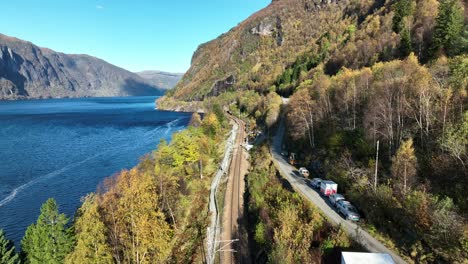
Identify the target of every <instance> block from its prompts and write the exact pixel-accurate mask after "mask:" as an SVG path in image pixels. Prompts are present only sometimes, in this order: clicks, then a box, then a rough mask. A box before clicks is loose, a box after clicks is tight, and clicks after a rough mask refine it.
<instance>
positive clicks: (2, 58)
mask: <svg viewBox="0 0 468 264" xmlns="http://www.w3.org/2000/svg"><path fill="white" fill-rule="evenodd" d="M142 76H143V77H142ZM179 78H180V75H179V74H170V73H163V72H144V73H141V76H140V75H139V74H136V73H132V72H129V71H127V70H125V69H122V68H119V67H117V66H115V65H112V64H110V63H108V62H106V61H104V60H101V59H98V58H95V57H92V56H89V55H75V54H64V53H60V52H55V51H53V50H50V49H47V48H41V47H38V46H36V45H34V44H32V43H31V42H28V41H23V40H20V39H17V38H13V37H9V36H6V35H2V34H0V100H2V99H3V100H5V99H7V100H14V99H28V98H63V97H101V96H102V97H106V96H133V95H162V94H164V92H165V90H167V89H168V88H172V87H173V85H175V83H176V82H177V81H178V79H179Z"/></svg>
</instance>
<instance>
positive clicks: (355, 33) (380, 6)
mask: <svg viewBox="0 0 468 264" xmlns="http://www.w3.org/2000/svg"><path fill="white" fill-rule="evenodd" d="M441 3H442V5H441ZM465 4H466V1H465V2H461V1H458V0H457V1H455V0H451V1H446V0H444V1H437V0H404V1H396V0H387V1H385V0H364V1H362V0H347V1H340V0H337V1H320V0H278V1H273V2H272V3H271V4H270V5H269V6H268V7H266V8H265V9H263V10H261V11H259V12H258V13H256V14H254V15H252V16H251V17H249V18H248V19H247V20H245V21H243V22H242V23H240V24H239V25H238V26H236V27H234V28H233V29H231V30H230V31H229V32H227V33H226V34H223V35H221V36H220V37H218V38H217V39H215V40H213V41H210V42H208V43H205V44H202V45H200V47H199V48H198V50H197V51H196V52H195V54H194V55H193V58H192V66H191V67H190V69H189V71H188V72H187V73H186V74H185V75H184V77H183V78H182V80H181V82H179V84H178V85H177V87H176V89H174V90H173V92H172V93H170V94H169V96H172V97H174V98H176V99H178V100H186V101H193V100H202V99H204V98H207V97H210V96H217V95H219V94H220V93H223V92H225V91H230V90H231V91H234V90H244V89H248V90H256V91H258V92H261V93H264V92H265V91H268V90H269V89H274V88H272V86H276V89H279V92H280V93H282V94H286V95H287V94H290V93H291V92H292V89H293V88H294V86H297V84H298V83H300V82H301V81H302V80H304V78H305V77H306V76H307V72H308V71H310V70H311V69H313V68H315V67H316V66H317V65H319V64H321V63H323V64H324V70H325V72H326V73H327V74H330V75H334V74H336V73H337V72H338V71H339V70H340V69H341V67H347V68H350V69H359V68H361V67H369V66H371V65H373V64H374V63H376V62H379V61H389V60H392V59H396V58H403V57H405V56H407V55H409V53H410V52H411V51H413V52H414V53H415V55H416V56H417V57H418V58H419V60H420V61H421V62H424V63H426V62H428V61H429V60H431V59H433V58H435V57H438V56H439V55H441V54H443V53H445V54H448V55H449V56H454V55H457V54H461V53H466V51H467V48H466V47H467V41H468V40H467V38H468V30H467V27H466V23H464V13H463V12H464V11H463V10H464V9H463V6H464V5H465ZM439 9H440V12H439ZM438 15H439V17H438ZM162 101H163V100H162ZM161 106H163V104H161ZM168 107H170V106H168Z"/></svg>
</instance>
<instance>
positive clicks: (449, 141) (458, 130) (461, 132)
mask: <svg viewBox="0 0 468 264" xmlns="http://www.w3.org/2000/svg"><path fill="white" fill-rule="evenodd" d="M439 142H440V145H441V147H442V149H443V150H445V151H447V152H449V153H450V155H452V156H453V157H454V158H456V159H457V160H458V161H459V162H460V163H461V164H462V165H463V167H465V162H466V159H467V147H468V111H465V113H464V115H463V119H462V121H461V122H460V124H458V125H452V126H450V127H448V128H447V129H446V131H445V133H444V134H443V136H442V138H441V139H440V140H439Z"/></svg>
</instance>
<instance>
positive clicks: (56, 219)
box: [21, 198, 73, 264]
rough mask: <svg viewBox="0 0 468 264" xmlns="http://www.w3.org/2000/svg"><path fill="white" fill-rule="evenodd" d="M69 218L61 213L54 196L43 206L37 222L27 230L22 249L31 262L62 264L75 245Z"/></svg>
mask: <svg viewBox="0 0 468 264" xmlns="http://www.w3.org/2000/svg"><path fill="white" fill-rule="evenodd" d="M67 224H68V218H67V217H66V216H65V215H64V214H60V213H59V211H58V206H57V203H56V201H55V200H54V199H53V198H50V199H48V200H47V201H46V202H45V203H44V204H43V205H42V207H41V214H40V215H39V217H38V219H37V222H36V223H35V224H32V225H30V226H29V227H28V229H27V230H26V234H25V235H24V237H23V240H22V241H21V249H22V250H23V252H24V253H25V256H26V260H27V262H28V263H31V264H36V263H37V264H42V263H50V264H55V263H57V264H61V263H63V262H64V260H65V257H66V256H67V255H68V253H70V251H71V250H72V246H73V235H72V232H71V231H70V229H69V228H68V227H67Z"/></svg>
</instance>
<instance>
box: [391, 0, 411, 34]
mask: <svg viewBox="0 0 468 264" xmlns="http://www.w3.org/2000/svg"><path fill="white" fill-rule="evenodd" d="M413 5H414V2H413V0H397V2H396V3H395V4H394V6H393V10H394V15H393V21H392V29H393V31H394V32H396V33H400V32H401V31H402V30H403V29H404V28H405V24H404V20H405V18H406V17H407V16H409V15H411V13H412V12H413V9H414V7H413Z"/></svg>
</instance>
